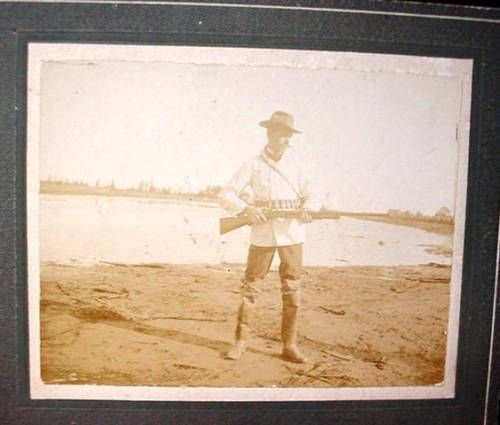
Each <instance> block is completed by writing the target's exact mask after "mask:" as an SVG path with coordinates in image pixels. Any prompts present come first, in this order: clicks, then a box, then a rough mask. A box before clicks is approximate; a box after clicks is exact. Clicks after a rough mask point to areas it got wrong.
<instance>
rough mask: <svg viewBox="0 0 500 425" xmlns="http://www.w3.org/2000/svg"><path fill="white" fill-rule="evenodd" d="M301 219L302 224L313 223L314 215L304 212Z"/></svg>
mask: <svg viewBox="0 0 500 425" xmlns="http://www.w3.org/2000/svg"><path fill="white" fill-rule="evenodd" d="M299 219H300V220H301V221H302V223H311V222H312V221H313V218H312V215H311V213H310V212H309V211H308V210H302V211H301V213H300V216H299Z"/></svg>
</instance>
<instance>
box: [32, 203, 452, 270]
mask: <svg viewBox="0 0 500 425" xmlns="http://www.w3.org/2000/svg"><path fill="white" fill-rule="evenodd" d="M224 215H225V214H224V212H223V211H222V210H221V209H219V208H216V207H213V206H211V205H208V204H201V203H189V202H183V201H172V200H166V199H147V198H126V197H106V196H81V195H48V194H43V195H41V196H40V258H41V261H42V262H49V261H51V262H56V263H83V264H89V263H91V264H93V263H97V262H116V263H127V264H142V263H175V264H192V263H201V264H220V263H221V262H227V263H244V262H245V260H246V255H247V249H248V241H249V228H248V226H247V227H246V228H241V229H238V230H235V231H233V232H230V233H228V234H226V235H223V236H220V235H219V234H218V229H219V218H220V217H223V216H224ZM432 245H445V246H451V238H450V237H448V236H442V235H436V234H433V233H430V232H426V231H424V230H419V229H415V228H411V227H406V226H397V225H392V224H386V223H379V222H373V221H364V220H359V219H354V218H349V217H341V218H340V219H337V220H319V221H317V222H314V223H312V224H309V225H308V229H307V241H306V249H305V253H304V264H305V265H308V266H348V265H378V266H391V265H411V264H425V263H430V262H434V263H441V264H450V262H451V260H450V258H449V257H448V258H447V257H444V256H439V255H433V254H430V253H428V252H426V248H428V247H429V246H432Z"/></svg>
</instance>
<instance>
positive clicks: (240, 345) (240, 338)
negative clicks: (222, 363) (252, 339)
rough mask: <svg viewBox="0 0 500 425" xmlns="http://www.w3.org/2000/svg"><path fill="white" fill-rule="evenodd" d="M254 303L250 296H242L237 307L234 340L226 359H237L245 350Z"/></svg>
mask: <svg viewBox="0 0 500 425" xmlns="http://www.w3.org/2000/svg"><path fill="white" fill-rule="evenodd" d="M254 304H255V302H254V300H253V299H252V298H251V297H245V296H244V297H243V300H242V302H241V304H240V307H239V309H238V316H237V321H236V331H235V342H234V344H233V346H232V348H231V349H230V350H229V351H228V352H227V354H226V359H229V360H238V359H239V358H240V357H241V355H242V354H243V353H244V352H245V349H246V341H247V340H248V335H249V333H250V327H249V320H250V316H251V310H253V307H254Z"/></svg>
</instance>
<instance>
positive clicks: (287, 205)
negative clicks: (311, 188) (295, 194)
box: [253, 199, 302, 210]
mask: <svg viewBox="0 0 500 425" xmlns="http://www.w3.org/2000/svg"><path fill="white" fill-rule="evenodd" d="M301 203H302V202H301V200H300V199H272V200H269V201H255V202H254V203H253V204H254V206H256V207H259V208H269V209H271V210H296V209H298V208H300V206H301Z"/></svg>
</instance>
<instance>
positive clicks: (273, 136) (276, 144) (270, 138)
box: [267, 128, 293, 159]
mask: <svg viewBox="0 0 500 425" xmlns="http://www.w3.org/2000/svg"><path fill="white" fill-rule="evenodd" d="M292 134H293V133H292V132H291V131H290V130H287V129H284V128H269V129H268V130H267V146H268V148H269V149H270V150H271V151H272V152H274V154H275V155H276V157H277V158H278V159H281V157H282V156H283V155H284V153H285V151H286V150H287V149H288V147H289V145H290V139H291V138H292Z"/></svg>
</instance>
